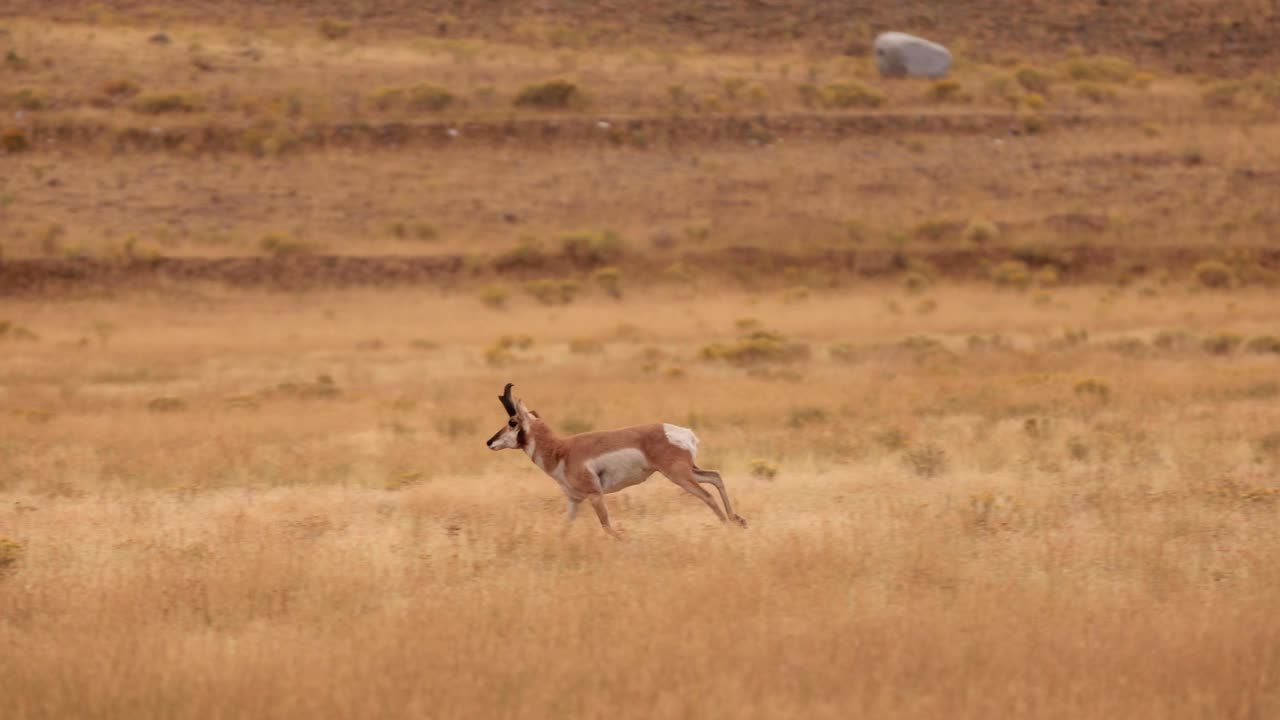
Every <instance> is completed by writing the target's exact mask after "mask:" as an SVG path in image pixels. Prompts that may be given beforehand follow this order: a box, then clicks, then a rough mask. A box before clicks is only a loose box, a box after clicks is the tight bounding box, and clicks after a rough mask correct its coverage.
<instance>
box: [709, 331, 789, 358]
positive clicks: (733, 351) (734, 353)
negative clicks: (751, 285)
mask: <svg viewBox="0 0 1280 720" xmlns="http://www.w3.org/2000/svg"><path fill="white" fill-rule="evenodd" d="M698 355H699V357H701V358H702V359H703V360H724V361H725V362H728V363H730V364H733V365H754V364H758V363H770V362H796V361H799V360H807V359H808V358H809V356H810V349H809V346H808V345H805V344H803V343H790V342H786V341H785V340H783V339H782V337H781V336H779V335H776V334H774V333H771V332H768V331H767V330H757V331H755V332H752V333H751V334H749V335H747V336H746V337H744V338H742V339H740V340H738V341H737V342H735V343H733V344H730V345H724V344H722V343H711V344H710V345H707V346H705V347H703V348H702V349H701V350H700V351H699V352H698Z"/></svg>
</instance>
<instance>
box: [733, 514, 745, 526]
mask: <svg viewBox="0 0 1280 720" xmlns="http://www.w3.org/2000/svg"><path fill="white" fill-rule="evenodd" d="M733 521H734V522H736V523H738V525H740V526H742V527H746V526H747V519H746V518H744V517H742V516H741V515H734V516H733Z"/></svg>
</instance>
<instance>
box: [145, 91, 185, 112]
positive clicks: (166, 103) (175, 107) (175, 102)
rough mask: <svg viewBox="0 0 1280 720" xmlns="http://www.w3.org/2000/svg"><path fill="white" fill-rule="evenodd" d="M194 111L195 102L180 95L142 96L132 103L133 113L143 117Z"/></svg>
mask: <svg viewBox="0 0 1280 720" xmlns="http://www.w3.org/2000/svg"><path fill="white" fill-rule="evenodd" d="M196 109H197V103H196V101H195V100H193V99H191V98H189V97H187V96H186V95H182V94H180V93H163V94H155V95H142V96H140V97H138V99H137V100H134V101H133V110H134V112H139V113H142V114H144V115H163V114H166V113H189V112H195V111H196Z"/></svg>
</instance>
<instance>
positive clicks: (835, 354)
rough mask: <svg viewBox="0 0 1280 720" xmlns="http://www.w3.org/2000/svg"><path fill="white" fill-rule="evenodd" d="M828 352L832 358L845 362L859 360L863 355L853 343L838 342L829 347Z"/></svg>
mask: <svg viewBox="0 0 1280 720" xmlns="http://www.w3.org/2000/svg"><path fill="white" fill-rule="evenodd" d="M827 354H828V355H829V356H831V359H832V360H837V361H839V362H845V363H851V362H857V361H858V360H859V359H860V358H861V356H862V353H860V352H858V348H857V346H855V345H854V344H853V343H836V344H835V345H832V346H831V347H830V348H828V349H827Z"/></svg>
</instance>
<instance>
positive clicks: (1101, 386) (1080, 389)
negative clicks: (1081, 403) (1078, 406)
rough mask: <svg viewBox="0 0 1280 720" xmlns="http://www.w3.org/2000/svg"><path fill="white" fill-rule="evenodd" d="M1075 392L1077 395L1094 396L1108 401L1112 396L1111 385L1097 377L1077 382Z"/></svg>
mask: <svg viewBox="0 0 1280 720" xmlns="http://www.w3.org/2000/svg"><path fill="white" fill-rule="evenodd" d="M1074 389H1075V393H1076V396H1077V397H1082V398H1093V399H1095V400H1102V401H1106V400H1108V399H1110V398H1111V386H1110V385H1108V384H1106V383H1105V382H1103V381H1102V380H1098V379H1096V378H1085V379H1083V380H1080V381H1078V382H1076V384H1075V388H1074Z"/></svg>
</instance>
